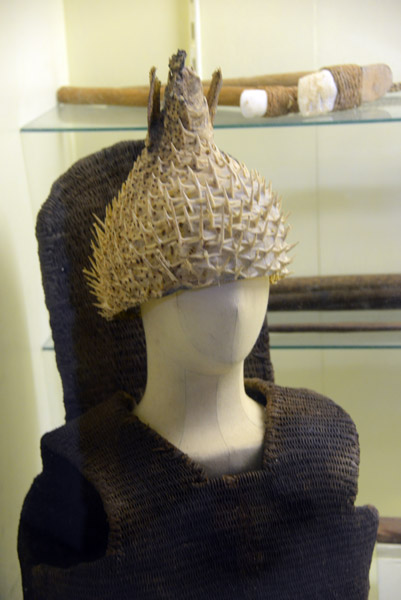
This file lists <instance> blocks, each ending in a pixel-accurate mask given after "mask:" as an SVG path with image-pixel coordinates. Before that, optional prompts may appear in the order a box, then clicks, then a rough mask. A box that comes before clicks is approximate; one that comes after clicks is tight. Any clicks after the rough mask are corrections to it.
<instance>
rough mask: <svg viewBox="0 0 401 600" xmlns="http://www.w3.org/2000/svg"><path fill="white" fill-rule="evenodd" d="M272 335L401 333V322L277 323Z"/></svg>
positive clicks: (270, 329) (270, 327) (271, 328)
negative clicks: (362, 332)
mask: <svg viewBox="0 0 401 600" xmlns="http://www.w3.org/2000/svg"><path fill="white" fill-rule="evenodd" d="M269 331H270V333H352V332H360V331H369V332H372V331H401V322H399V321H395V322H394V323H391V322H388V323H379V322H378V323H371V322H368V321H353V322H350V323H348V322H338V323H277V324H274V325H271V324H269Z"/></svg>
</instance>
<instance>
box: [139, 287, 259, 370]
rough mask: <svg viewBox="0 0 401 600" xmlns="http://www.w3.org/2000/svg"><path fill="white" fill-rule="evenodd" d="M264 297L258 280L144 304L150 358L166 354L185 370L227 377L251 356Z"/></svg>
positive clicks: (178, 294) (143, 315)
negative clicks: (236, 365) (228, 372)
mask: <svg viewBox="0 0 401 600" xmlns="http://www.w3.org/2000/svg"><path fill="white" fill-rule="evenodd" d="M268 296H269V279H268V277H258V278H255V279H242V280H239V281H234V282H230V283H226V284H223V285H221V286H212V287H209V288H201V289H199V290H190V291H184V292H178V293H176V294H173V295H170V296H166V297H164V298H161V299H158V300H151V301H150V302H147V303H146V304H144V305H143V306H142V309H141V312H142V318H143V322H144V327H145V335H146V342H147V347H148V358H150V359H151V358H152V355H153V353H154V352H157V354H160V352H164V353H165V354H166V355H167V356H168V359H169V360H170V361H174V362H175V363H177V362H178V363H179V364H181V365H182V367H184V368H186V369H192V370H196V372H203V373H210V374H212V373H214V374H218V373H220V372H224V371H226V370H227V369H229V368H230V367H231V366H232V365H233V364H236V363H240V362H242V361H243V360H244V359H245V358H246V356H247V355H248V354H249V353H250V352H251V350H252V347H253V345H254V344H255V342H256V340H257V337H258V335H259V332H260V329H261V327H262V325H263V320H264V318H265V315H266V308H267V301H268Z"/></svg>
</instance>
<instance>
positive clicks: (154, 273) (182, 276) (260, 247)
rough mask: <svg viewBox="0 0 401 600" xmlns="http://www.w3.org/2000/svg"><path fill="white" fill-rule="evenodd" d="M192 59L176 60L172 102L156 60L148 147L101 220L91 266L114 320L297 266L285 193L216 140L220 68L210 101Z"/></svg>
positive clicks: (103, 308)
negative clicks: (165, 300) (183, 295)
mask: <svg viewBox="0 0 401 600" xmlns="http://www.w3.org/2000/svg"><path fill="white" fill-rule="evenodd" d="M184 62H185V52H183V51H179V52H178V54H176V55H174V56H173V57H172V58H171V60H170V64H169V66H170V73H169V79H168V84H167V87H166V90H165V94H164V107H163V110H160V82H159V81H158V80H157V79H156V77H155V69H152V71H151V86H150V95H149V105H148V135H147V139H146V144H145V148H144V150H143V151H142V153H141V155H140V156H139V157H138V159H137V160H136V162H135V163H134V166H133V168H132V170H131V172H130V173H129V175H128V178H127V180H126V181H125V183H124V184H123V186H122V188H121V190H120V192H119V194H118V195H117V196H116V197H115V198H114V199H113V201H112V203H111V204H110V205H109V206H108V207H107V208H106V216H105V220H104V222H100V221H99V222H98V223H96V224H95V239H94V241H93V242H92V248H93V257H92V258H91V259H90V261H91V265H92V268H91V269H90V270H86V271H85V275H86V277H87V280H88V283H89V285H90V287H91V291H92V293H93V294H94V295H95V296H96V297H97V304H96V306H97V308H98V309H99V311H100V313H101V314H102V315H103V316H104V317H105V318H106V319H112V318H113V317H115V316H116V315H118V314H119V313H122V312H125V311H127V310H130V309H132V308H135V307H137V306H139V305H141V304H142V303H144V302H146V301H148V300H150V299H152V298H161V297H162V296H164V295H166V294H170V293H173V292H176V291H178V290H182V289H191V288H201V287H207V286H212V285H219V284H220V283H225V282H229V281H235V280H238V279H249V278H253V277H261V276H268V277H269V278H270V280H271V281H273V282H275V281H277V280H279V279H281V278H282V277H285V276H286V275H287V274H288V270H287V265H288V263H289V262H290V260H289V258H288V255H287V253H288V251H289V249H290V247H289V245H288V244H287V243H286V241H285V239H286V235H287V231H288V226H287V225H286V224H285V219H284V217H283V215H282V212H281V203H280V201H279V199H278V197H277V195H276V194H275V193H273V192H272V190H271V187H270V186H268V187H267V186H266V182H265V180H264V178H263V177H261V176H260V175H259V174H258V173H257V172H256V171H251V172H249V171H248V169H247V168H246V166H245V165H243V164H241V163H240V162H238V161H237V160H235V159H233V158H231V157H230V156H228V155H227V154H225V153H224V152H221V151H220V150H219V149H218V148H217V147H216V145H215V143H214V140H213V126H212V122H213V117H214V112H215V110H216V106H217V98H218V93H219V90H220V86H221V73H220V71H216V73H215V74H214V76H213V80H212V84H211V87H210V90H209V94H208V98H207V100H206V98H205V96H204V94H203V89H202V84H201V81H200V79H199V77H198V76H197V75H196V74H195V73H194V72H193V71H192V70H191V69H188V68H186V67H185V66H184Z"/></svg>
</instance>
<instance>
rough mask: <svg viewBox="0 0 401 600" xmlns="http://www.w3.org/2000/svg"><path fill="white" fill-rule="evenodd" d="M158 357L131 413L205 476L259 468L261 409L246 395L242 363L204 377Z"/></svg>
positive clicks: (160, 356) (262, 419) (153, 361)
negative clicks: (170, 444) (138, 401)
mask: <svg viewBox="0 0 401 600" xmlns="http://www.w3.org/2000/svg"><path fill="white" fill-rule="evenodd" d="M157 354H158V355H156V354H155V353H151V354H150V356H151V360H150V364H149V365H148V385H147V387H146V391H145V394H144V397H143V398H142V401H141V402H140V404H139V405H138V406H137V408H136V410H135V414H136V415H137V416H138V417H139V418H140V419H141V420H142V421H144V422H145V423H147V424H149V425H150V426H151V427H152V428H153V429H155V430H156V431H157V432H158V433H159V434H160V435H162V436H163V437H164V438H166V439H167V440H168V441H169V442H170V443H172V444H174V445H175V446H176V447H177V448H179V449H180V450H181V451H182V452H185V453H186V454H188V455H189V456H190V457H191V458H192V459H193V460H195V461H196V462H198V463H200V464H201V465H202V466H203V467H204V469H205V470H206V472H207V473H208V474H209V475H221V474H223V473H225V474H227V473H238V472H241V471H246V470H252V469H257V468H259V467H260V464H261V454H262V444H263V436H264V426H263V422H264V417H263V413H264V411H263V407H262V406H260V405H259V404H257V403H256V402H255V401H253V400H252V399H251V398H250V397H249V396H247V394H246V392H245V387H244V377H243V369H244V365H243V362H240V363H237V364H235V365H230V367H229V368H227V369H226V370H224V371H223V372H220V373H202V372H200V371H195V370H192V369H189V368H186V367H185V366H184V365H180V364H177V363H176V362H175V361H173V360H169V359H168V358H167V357H166V354H165V353H164V352H162V353H157Z"/></svg>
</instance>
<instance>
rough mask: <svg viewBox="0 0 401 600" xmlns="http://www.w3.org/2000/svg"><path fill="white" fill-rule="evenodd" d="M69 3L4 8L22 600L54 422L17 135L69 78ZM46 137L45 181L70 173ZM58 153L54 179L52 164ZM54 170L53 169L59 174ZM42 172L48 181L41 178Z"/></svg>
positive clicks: (0, 436) (8, 494)
mask: <svg viewBox="0 0 401 600" xmlns="http://www.w3.org/2000/svg"><path fill="white" fill-rule="evenodd" d="M63 21H64V19H63V5H62V2H61V0H35V2H30V1H29V0H3V1H2V2H0V83H1V94H0V95H1V99H0V357H1V360H0V404H1V418H0V556H1V558H0V598H1V599H2V600H3V599H4V600H19V599H20V598H22V587H21V580H20V573H19V565H18V560H17V550H16V546H17V527H18V521H19V515H20V511H21V506H22V502H23V499H24V496H25V494H26V493H27V491H28V489H29V487H30V485H31V483H32V480H33V478H34V477H35V476H36V475H37V473H38V472H39V470H40V451H39V441H40V432H41V431H43V430H44V429H47V428H48V427H49V425H50V423H51V420H50V419H49V418H48V406H49V405H48V396H47V385H46V384H47V382H46V379H47V375H46V372H45V367H44V364H43V353H42V352H41V344H42V341H43V339H44V335H45V332H46V331H48V324H47V321H48V318H47V314H46V311H45V309H44V305H43V295H42V291H41V278H40V272H39V264H38V260H37V247H36V240H35V232H34V213H35V210H36V209H35V207H33V206H32V203H31V195H30V186H29V182H28V180H27V176H26V171H25V161H24V153H23V146H22V143H21V137H20V133H19V128H20V127H21V126H22V125H23V124H24V123H26V122H27V121H29V120H31V119H33V118H34V117H36V116H37V115H38V114H41V113H42V112H44V111H46V110H48V109H49V108H50V107H51V106H53V105H54V101H55V89H56V87H57V86H58V85H61V82H62V81H63V79H65V77H66V75H67V69H66V53H65V47H64V22H63ZM42 142H44V140H43V139H40V138H39V139H38V140H37V141H36V145H35V154H36V156H37V157H38V163H37V166H38V167H39V171H38V177H37V181H41V182H42V183H41V185H42V189H46V193H47V191H48V185H49V181H47V183H46V178H47V177H49V176H50V177H51V176H52V173H53V176H54V173H55V172H56V170H58V172H59V170H60V168H62V162H61V161H59V160H58V158H60V153H59V152H58V149H57V139H54V138H53V139H52V140H47V142H46V143H43V144H42ZM50 156H51V162H50V163H49V167H50V173H47V163H46V162H45V161H46V158H49V157H50ZM53 168H54V170H53V171H52V169H53ZM40 173H41V175H40Z"/></svg>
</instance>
